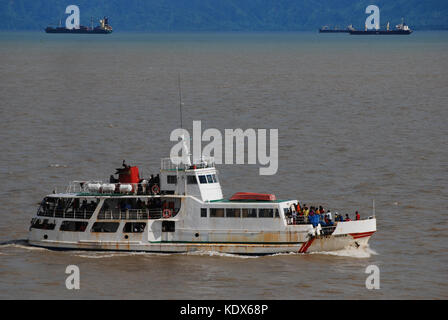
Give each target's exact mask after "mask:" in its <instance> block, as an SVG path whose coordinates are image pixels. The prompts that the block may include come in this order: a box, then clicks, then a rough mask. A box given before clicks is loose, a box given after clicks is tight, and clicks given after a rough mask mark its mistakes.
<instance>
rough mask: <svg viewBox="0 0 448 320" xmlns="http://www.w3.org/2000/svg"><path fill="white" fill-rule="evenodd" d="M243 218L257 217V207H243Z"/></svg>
mask: <svg viewBox="0 0 448 320" xmlns="http://www.w3.org/2000/svg"><path fill="white" fill-rule="evenodd" d="M241 212H242V215H243V218H256V217H257V209H246V208H244V209H241Z"/></svg>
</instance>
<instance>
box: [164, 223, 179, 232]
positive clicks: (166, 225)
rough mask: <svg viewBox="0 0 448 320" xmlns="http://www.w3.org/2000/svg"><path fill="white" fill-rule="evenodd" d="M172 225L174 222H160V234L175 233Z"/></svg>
mask: <svg viewBox="0 0 448 320" xmlns="http://www.w3.org/2000/svg"><path fill="white" fill-rule="evenodd" d="M174 223H175V222H174V221H162V232H175V231H176V227H175V224H174Z"/></svg>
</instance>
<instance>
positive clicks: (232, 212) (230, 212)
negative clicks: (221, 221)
mask: <svg viewBox="0 0 448 320" xmlns="http://www.w3.org/2000/svg"><path fill="white" fill-rule="evenodd" d="M226 217H227V218H240V217H241V209H233V208H231V209H226Z"/></svg>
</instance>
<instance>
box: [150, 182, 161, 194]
mask: <svg viewBox="0 0 448 320" xmlns="http://www.w3.org/2000/svg"><path fill="white" fill-rule="evenodd" d="M151 191H152V193H154V194H159V192H160V187H159V186H158V185H156V184H155V185H153V186H152V187H151Z"/></svg>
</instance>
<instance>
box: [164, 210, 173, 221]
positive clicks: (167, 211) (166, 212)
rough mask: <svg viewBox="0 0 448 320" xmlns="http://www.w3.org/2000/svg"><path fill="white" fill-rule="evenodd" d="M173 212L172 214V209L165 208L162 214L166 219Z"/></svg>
mask: <svg viewBox="0 0 448 320" xmlns="http://www.w3.org/2000/svg"><path fill="white" fill-rule="evenodd" d="M171 214H172V212H171V209H163V213H162V215H163V217H164V218H166V219H168V218H171Z"/></svg>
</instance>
